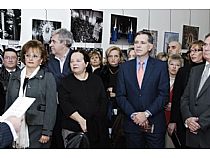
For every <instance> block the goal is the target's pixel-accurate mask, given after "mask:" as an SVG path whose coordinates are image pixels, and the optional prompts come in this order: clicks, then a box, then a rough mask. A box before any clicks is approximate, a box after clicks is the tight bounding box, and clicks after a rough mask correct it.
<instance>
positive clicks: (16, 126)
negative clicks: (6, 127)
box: [6, 116, 22, 133]
mask: <svg viewBox="0 0 210 158" xmlns="http://www.w3.org/2000/svg"><path fill="white" fill-rule="evenodd" d="M6 120H7V121H9V122H11V124H12V125H13V127H14V129H15V131H16V132H17V133H18V132H19V131H20V126H21V121H22V119H21V118H18V117H16V116H9V117H8V118H7V119H6Z"/></svg>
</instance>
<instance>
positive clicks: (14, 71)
mask: <svg viewBox="0 0 210 158" xmlns="http://www.w3.org/2000/svg"><path fill="white" fill-rule="evenodd" d="M6 70H7V71H8V72H9V73H11V72H15V70H16V68H15V69H13V70H10V69H7V68H6Z"/></svg>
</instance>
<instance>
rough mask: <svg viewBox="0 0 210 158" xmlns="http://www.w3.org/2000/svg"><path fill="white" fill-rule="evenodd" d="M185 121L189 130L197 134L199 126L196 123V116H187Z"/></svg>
mask: <svg viewBox="0 0 210 158" xmlns="http://www.w3.org/2000/svg"><path fill="white" fill-rule="evenodd" d="M185 123H186V124H187V126H188V128H189V129H190V132H192V133H194V134H197V130H198V129H200V128H201V127H200V125H199V123H198V117H189V118H188V119H186V121H185Z"/></svg>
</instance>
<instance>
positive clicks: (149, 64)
mask: <svg viewBox="0 0 210 158" xmlns="http://www.w3.org/2000/svg"><path fill="white" fill-rule="evenodd" d="M154 66H155V62H154V60H153V59H152V58H151V57H149V59H148V61H147V66H146V69H145V72H144V77H143V81H142V87H141V89H144V88H145V87H147V84H148V83H149V82H147V81H148V80H149V78H150V77H151V74H152V71H153V70H154ZM137 83H138V81H137Z"/></svg>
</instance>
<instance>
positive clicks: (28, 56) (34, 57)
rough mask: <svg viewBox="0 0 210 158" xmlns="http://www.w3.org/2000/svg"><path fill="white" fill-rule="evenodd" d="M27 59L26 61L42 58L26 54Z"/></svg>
mask: <svg viewBox="0 0 210 158" xmlns="http://www.w3.org/2000/svg"><path fill="white" fill-rule="evenodd" d="M25 58H26V59H31V58H33V59H35V60H36V59H39V58H40V55H36V54H33V55H29V54H25Z"/></svg>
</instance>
